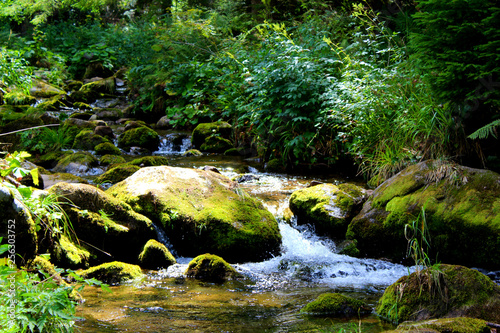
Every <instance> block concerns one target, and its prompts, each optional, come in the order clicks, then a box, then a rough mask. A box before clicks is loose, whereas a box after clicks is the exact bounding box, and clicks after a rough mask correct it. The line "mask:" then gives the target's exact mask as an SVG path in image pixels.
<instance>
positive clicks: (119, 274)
mask: <svg viewBox="0 0 500 333" xmlns="http://www.w3.org/2000/svg"><path fill="white" fill-rule="evenodd" d="M78 275H80V276H81V277H83V278H85V279H91V278H94V279H97V280H99V281H102V282H104V283H107V284H117V283H121V282H125V281H128V280H135V279H138V278H140V277H142V275H143V274H142V270H141V268H140V267H139V266H137V265H131V264H126V263H123V262H119V261H113V262H108V263H104V264H101V265H99V266H95V267H91V268H89V269H86V270H84V271H81V272H78Z"/></svg>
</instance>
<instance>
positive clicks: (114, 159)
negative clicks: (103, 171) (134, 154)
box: [99, 154, 126, 165]
mask: <svg viewBox="0 0 500 333" xmlns="http://www.w3.org/2000/svg"><path fill="white" fill-rule="evenodd" d="M125 162H126V161H125V159H124V158H123V157H121V156H119V155H110V154H106V155H103V156H101V158H100V159H99V164H100V165H112V164H122V163H125Z"/></svg>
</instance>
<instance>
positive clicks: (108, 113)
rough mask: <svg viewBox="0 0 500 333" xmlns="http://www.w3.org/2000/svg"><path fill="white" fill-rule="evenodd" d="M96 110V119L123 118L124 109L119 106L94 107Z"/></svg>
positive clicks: (115, 119) (112, 119)
mask: <svg viewBox="0 0 500 333" xmlns="http://www.w3.org/2000/svg"><path fill="white" fill-rule="evenodd" d="M94 111H95V117H94V118H95V119H101V120H109V121H117V120H118V119H120V118H123V110H121V109H118V108H102V109H94Z"/></svg>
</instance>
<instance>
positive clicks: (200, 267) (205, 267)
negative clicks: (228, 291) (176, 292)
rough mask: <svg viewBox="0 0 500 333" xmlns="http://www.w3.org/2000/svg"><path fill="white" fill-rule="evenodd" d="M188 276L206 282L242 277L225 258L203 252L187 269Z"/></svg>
mask: <svg viewBox="0 0 500 333" xmlns="http://www.w3.org/2000/svg"><path fill="white" fill-rule="evenodd" d="M186 275H187V277H190V278H194V279H197V280H202V281H206V282H215V283H222V282H224V281H227V280H233V279H236V278H239V277H241V274H239V273H238V272H237V271H236V270H235V269H234V268H233V267H232V266H231V265H229V264H228V263H227V262H226V261H225V260H224V259H222V258H221V257H219V256H216V255H213V254H209V253H207V254H202V255H199V256H197V257H196V258H194V259H193V260H191V261H190V262H189V264H188V268H187V269H186Z"/></svg>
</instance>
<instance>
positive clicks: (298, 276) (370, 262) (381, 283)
mask: <svg viewBox="0 0 500 333" xmlns="http://www.w3.org/2000/svg"><path fill="white" fill-rule="evenodd" d="M165 138H169V136H168V135H166V136H165ZM171 138H172V136H170V140H171ZM186 149H189V144H188V142H187V141H186V140H181V144H180V145H171V144H170V143H168V142H166V141H164V142H163V144H162V147H161V148H160V149H159V151H157V152H155V155H164V156H167V157H168V158H169V161H170V165H171V166H180V167H195V168H201V167H203V166H206V165H209V166H215V167H217V168H218V169H219V170H220V171H221V173H223V174H225V175H227V176H228V177H237V176H238V175H241V174H242V173H246V174H251V175H252V179H251V180H250V181H246V182H243V183H241V184H240V186H241V187H242V188H244V189H245V190H246V191H247V192H248V193H250V194H251V195H253V196H255V197H257V198H259V199H260V200H262V202H263V203H264V204H265V205H266V207H267V208H268V209H269V210H270V211H271V212H272V213H273V214H274V215H275V216H276V217H277V218H278V220H279V221H280V223H279V226H280V231H281V234H282V237H283V245H282V251H281V254H280V255H279V256H277V257H274V258H272V259H270V260H266V261H264V262H257V263H244V264H238V265H235V267H236V269H237V270H238V271H239V272H240V273H242V275H243V276H244V277H245V278H244V279H242V280H238V281H229V282H227V283H225V284H223V285H217V284H211V283H203V282H199V281H193V280H190V279H186V278H185V277H184V271H185V270H186V267H187V263H188V262H189V261H190V259H191V258H177V261H178V264H176V265H174V266H171V267H169V268H168V269H161V270H159V271H150V272H147V274H146V277H145V278H143V279H142V280H140V281H135V282H133V283H130V284H124V285H120V286H113V287H111V289H112V292H111V293H108V292H104V291H102V290H101V289H100V288H94V287H87V288H86V289H85V290H84V292H83V296H84V298H85V299H86V302H85V303H84V304H82V305H81V306H79V307H78V315H79V316H81V317H82V318H83V319H82V320H80V321H79V322H78V326H79V327H81V331H82V332H338V331H339V330H341V329H342V330H345V331H359V329H360V326H359V325H361V330H362V331H363V332H373V333H377V332H381V331H385V330H388V329H392V326H391V325H390V324H388V323H385V322H383V321H382V320H381V319H380V318H378V317H377V316H376V315H374V314H372V315H369V316H366V317H363V318H361V319H359V318H352V319H345V318H344V319H333V318H321V317H320V318H318V317H310V316H305V315H302V314H300V309H301V308H302V307H303V306H305V305H306V304H307V303H308V302H310V301H312V300H314V299H315V298H316V297H317V296H318V295H319V294H321V293H324V292H340V293H343V294H346V295H349V296H352V297H355V298H358V299H362V300H364V301H365V302H366V303H367V304H368V305H370V306H372V307H375V305H376V302H377V300H378V299H379V297H380V296H381V295H382V293H383V290H384V289H385V288H386V287H387V286H388V285H390V284H392V283H393V282H395V281H396V280H397V279H398V278H399V277H401V276H403V275H406V274H408V271H409V270H408V268H406V267H404V266H401V265H395V264H391V263H388V262H385V261H381V260H374V259H357V258H352V257H348V256H345V255H339V254H337V253H336V251H337V249H336V244H335V243H334V242H333V241H332V240H329V239H326V238H323V237H319V236H317V235H316V234H315V233H314V231H313V230H311V229H310V228H308V227H306V226H297V225H296V224H295V223H294V221H293V220H292V221H291V222H289V223H285V222H283V220H282V219H281V217H282V216H283V215H284V213H285V211H286V210H287V207H288V198H289V196H290V194H291V193H292V192H293V191H295V190H296V189H299V188H303V187H306V186H307V184H309V182H310V181H311V180H318V181H324V182H330V183H341V182H344V181H345V179H341V178H339V177H338V176H335V175H322V176H319V175H315V176H314V177H311V176H291V175H284V174H268V173H263V172H260V171H258V165H256V164H254V163H253V162H251V161H246V160H244V159H242V158H237V157H236V158H235V157H225V156H220V155H204V156H201V157H189V158H186V157H182V156H181V154H182V152H183V151H185V150H186Z"/></svg>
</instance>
